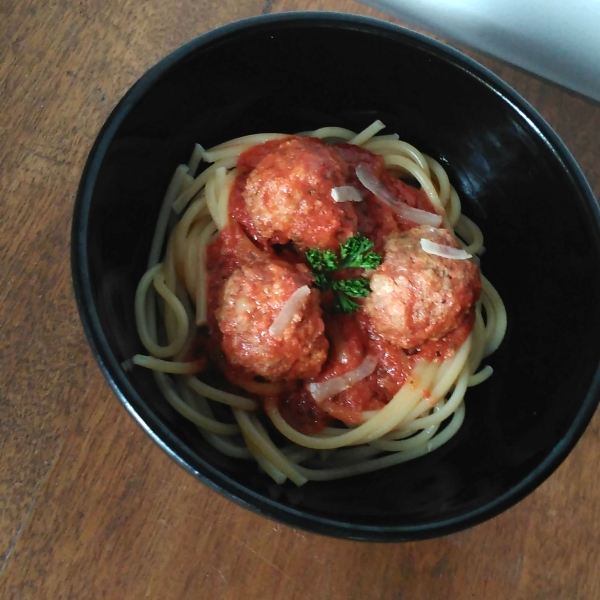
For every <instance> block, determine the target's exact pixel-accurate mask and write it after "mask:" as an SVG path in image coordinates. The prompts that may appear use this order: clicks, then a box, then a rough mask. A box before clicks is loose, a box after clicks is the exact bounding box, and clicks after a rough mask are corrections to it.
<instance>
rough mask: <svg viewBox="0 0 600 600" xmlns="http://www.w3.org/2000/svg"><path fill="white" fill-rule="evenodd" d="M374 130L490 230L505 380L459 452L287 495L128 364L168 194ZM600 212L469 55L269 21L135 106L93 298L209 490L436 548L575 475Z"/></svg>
mask: <svg viewBox="0 0 600 600" xmlns="http://www.w3.org/2000/svg"><path fill="white" fill-rule="evenodd" d="M496 85H499V86H500V87H496ZM376 118H379V119H381V120H382V121H383V122H384V123H385V124H386V125H387V127H388V130H387V131H389V132H397V133H398V134H399V135H400V137H401V138H402V139H404V140H405V141H408V142H409V143H411V144H413V145H415V146H416V147H417V148H419V149H420V150H422V151H424V152H426V153H428V154H430V155H431V156H433V157H434V158H436V159H437V160H438V161H440V162H441V163H442V165H443V166H444V167H445V168H446V169H447V171H448V173H449V176H450V180H451V182H452V183H453V185H454V186H455V187H456V189H457V190H458V192H459V194H460V196H461V199H462V203H463V212H465V213H466V214H467V215H468V216H470V217H471V218H472V219H474V220H475V221H476V222H477V223H478V224H479V225H480V227H481V228H482V230H483V233H484V236H485V246H486V249H487V250H486V253H485V255H484V257H483V259H482V269H483V273H484V275H485V276H486V277H487V278H488V279H490V281H492V283H493V284H494V285H495V286H496V287H497V289H498V291H499V292H500V294H501V296H502V297H503V299H504V301H505V303H506V307H507V310H508V319H509V328H508V332H507V335H506V339H505V341H504V343H503V345H502V346H501V348H500V350H499V351H498V352H497V353H496V354H495V355H494V356H493V357H491V358H490V359H489V364H491V365H492V366H493V368H494V370H495V373H494V375H493V377H492V378H491V379H490V380H488V381H487V382H486V383H484V384H482V385H480V386H478V387H476V388H473V389H471V390H469V391H468V394H467V399H466V415H467V416H466V420H465V423H464V425H463V427H462V429H461V431H460V432H459V434H458V435H457V436H456V437H455V438H454V439H453V440H452V441H451V442H450V443H449V444H448V445H446V446H444V447H442V448H441V449H440V450H438V451H436V452H434V453H433V454H431V455H429V456H427V457H424V458H421V459H418V460H417V461H414V462H413V463H408V464H405V465H401V466H398V467H395V468H392V469H388V470H385V471H380V472H377V473H373V474H369V475H364V476H361V477H355V478H352V479H348V480H342V481H336V482H331V483H308V484H307V485H305V486H303V487H301V488H296V487H295V486H294V485H292V484H290V485H284V486H277V485H275V484H274V483H272V482H271V481H270V479H269V478H268V477H266V476H263V475H262V474H261V473H259V471H258V470H257V469H256V468H255V467H254V466H253V465H250V464H248V463H246V462H242V461H236V460H233V459H229V458H227V457H224V456H222V455H220V454H218V453H216V452H215V451H214V450H213V449H212V448H211V447H209V446H207V445H206V444H205V443H204V442H203V440H202V438H201V437H200V436H199V435H198V433H197V430H195V428H194V426H193V425H192V424H191V423H189V422H187V421H186V420H185V419H183V418H182V417H180V416H179V415H178V414H177V413H176V412H175V411H173V410H172V409H171V408H170V407H169V406H168V405H167V404H166V402H165V401H164V400H163V399H162V397H161V395H160V393H159V392H158V390H157V388H156V386H155V384H154V380H153V378H152V377H151V376H149V374H148V373H147V372H146V371H145V370H143V369H135V370H134V371H133V372H132V373H130V374H125V373H124V372H123V371H122V370H121V368H120V367H119V364H120V362H121V361H123V360H125V359H127V358H130V357H131V356H132V355H133V354H134V353H136V352H143V349H142V347H141V344H140V342H139V340H138V338H137V334H136V330H135V325H134V322H135V321H134V314H133V304H134V300H133V298H134V293H135V287H136V284H137V282H138V280H139V278H140V277H141V275H142V274H143V272H144V270H145V266H146V260H147V254H148V250H149V244H150V240H151V236H152V232H153V227H154V223H155V221H156V218H157V213H158V208H159V205H160V202H161V199H162V196H163V194H164V192H165V188H166V185H167V183H168V181H169V178H170V176H171V174H172V172H173V170H174V168H175V167H176V165H177V164H179V163H181V162H187V160H188V158H189V155H190V153H191V150H192V147H193V144H194V142H199V143H201V144H202V145H203V146H204V147H210V146H211V145H213V144H216V143H219V142H222V141H225V140H227V139H230V138H233V137H236V136H240V135H244V134H250V133H256V132H265V131H280V132H289V133H293V132H299V131H305V130H308V129H315V128H318V127H322V126H325V125H339V126H344V127H349V128H352V129H355V130H358V129H361V128H363V127H365V126H366V125H368V124H370V123H371V122H372V121H373V120H374V119H376ZM593 202H594V199H593V197H592V196H591V193H590V191H589V188H587V187H586V185H585V182H584V181H583V178H582V177H581V175H580V173H579V172H578V170H577V168H576V167H575V166H574V164H573V163H572V162H571V159H570V157H569V155H568V153H566V151H565V150H564V148H563V147H562V145H561V144H560V142H558V141H557V140H556V138H555V137H554V136H553V134H552V132H551V131H550V130H549V129H548V128H547V127H546V125H545V124H544V123H543V122H542V121H541V119H540V118H539V117H538V116H537V115H536V114H535V112H534V111H532V110H531V109H530V108H529V107H528V106H527V105H526V104H525V103H524V102H522V101H521V100H520V99H519V98H518V97H517V96H516V95H514V93H512V92H511V91H510V90H508V89H507V88H505V87H503V86H501V84H499V83H498V82H497V80H496V79H495V78H493V77H492V76H491V75H489V74H487V73H486V72H485V71H483V70H481V69H480V68H479V67H477V66H475V65H474V63H472V62H471V61H468V60H467V59H464V57H460V56H459V55H458V54H457V53H454V52H451V51H449V50H448V49H445V48H443V47H441V46H440V45H438V44H436V43H433V42H431V41H428V40H426V39H425V38H423V37H421V36H417V35H414V34H410V33H408V32H405V31H403V30H400V29H399V28H395V27H392V26H387V25H383V24H380V23H375V22H373V21H370V20H365V19H356V18H341V17H335V16H331V15H324V14H321V15H318V16H316V15H304V16H300V15H297V16H295V17H290V16H288V17H287V18H271V19H259V20H255V21H252V22H250V23H245V24H243V25H239V24H238V25H236V26H229V27H227V28H225V29H224V30H221V31H218V32H216V33H214V32H213V33H211V34H209V35H208V36H204V37H203V38H201V39H199V40H196V41H194V42H192V43H190V44H189V45H188V46H187V47H184V48H183V49H181V50H180V51H178V52H177V53H176V54H175V55H171V56H170V57H168V58H167V59H165V61H163V62H162V63H161V64H160V65H159V66H158V67H156V68H155V69H153V70H152V71H150V73H148V74H147V75H146V76H145V77H144V78H143V79H142V80H141V81H140V82H139V83H138V84H137V85H136V86H135V87H134V88H133V90H132V91H131V92H130V93H129V94H128V96H126V98H125V99H124V100H123V101H122V102H121V104H120V105H119V106H118V107H117V109H116V110H115V112H114V113H113V115H112V116H111V118H110V119H109V122H108V123H107V125H106V126H105V128H104V130H103V132H102V133H101V135H100V138H99V141H98V142H97V144H96V146H95V148H94V150H93V151H92V155H91V157H90V161H89V163H88V168H87V171H86V174H85V175H84V179H83V181H82V185H81V188H80V194H79V198H78V204H79V207H78V210H79V213H78V216H77V218H76V221H75V224H74V234H75V235H74V251H75V253H76V254H77V253H80V254H79V257H75V259H74V265H75V286H76V291H77V292H78V295H79V300H80V305H81V311H82V317H83V320H84V323H85V325H86V329H87V332H88V335H89V337H90V340H91V341H92V345H93V346H94V349H95V351H96V354H97V356H98V358H99V360H100V362H101V364H102V365H103V367H104V370H105V373H106V375H107V376H108V378H109V380H111V382H112V384H113V386H114V387H115V389H116V391H117V392H118V394H119V395H120V397H121V399H122V400H123V401H124V402H125V404H126V406H127V407H128V409H129V410H130V411H131V412H132V413H134V414H135V415H136V416H137V418H138V420H140V421H142V422H143V423H144V426H145V427H146V428H147V430H148V431H149V432H150V433H151V434H152V436H153V437H154V438H155V439H156V440H157V441H158V442H159V443H161V445H163V447H164V448H165V449H166V450H167V451H168V452H169V453H171V454H172V455H175V456H176V457H177V458H178V460H180V461H182V462H183V463H184V464H185V466H187V468H189V469H190V470H191V471H192V472H194V473H195V474H196V475H198V476H199V477H200V478H202V479H204V480H205V481H207V482H209V483H210V485H212V486H213V487H215V488H217V489H219V490H220V491H222V492H224V493H226V494H228V495H230V496H231V497H233V498H234V499H236V500H237V501H239V502H241V503H244V504H246V505H250V506H252V508H254V509H255V510H258V511H259V512H262V513H264V514H266V515H269V516H271V517H275V518H278V519H280V520H283V521H285V522H288V523H291V524H293V525H296V526H301V527H306V528H309V529H312V530H313V531H320V532H323V533H329V534H334V535H342V536H346V537H353V538H361V539H409V538H418V537H428V536H431V535H436V534H439V533H446V532H448V531H452V530H454V529H459V528H461V527H464V526H466V525H468V524H473V523H475V522H477V521H480V520H483V519H484V518H487V517H489V516H491V515H493V514H495V513H497V512H499V511H500V510H502V509H503V508H505V507H506V506H508V505H510V504H512V503H514V502H515V501H517V500H518V499H519V498H520V497H522V496H523V495H524V494H525V493H527V491H529V490H530V489H532V488H533V487H534V486H535V485H536V484H538V483H539V482H540V481H541V480H543V478H544V477H545V476H547V475H548V474H549V473H550V472H551V471H552V470H553V468H554V467H556V466H557V464H558V463H559V462H560V460H561V459H562V458H564V456H565V455H566V453H567V452H568V450H569V449H570V448H571V446H572V445H573V444H574V443H575V441H576V440H577V438H578V437H579V435H580V434H581V432H582V431H583V428H584V427H585V425H586V424H587V422H588V420H589V418H590V417H591V414H592V412H593V410H594V408H595V404H596V399H595V398H594V397H593V395H591V394H589V393H588V392H589V390H590V386H592V385H593V383H594V381H595V384H594V385H596V388H597V385H598V374H597V370H598V364H599V352H600V344H598V342H597V340H598V339H600V320H599V318H598V309H597V307H598V306H599V305H600V289H599V277H600V250H599V247H598V240H599V238H600V233H599V231H600V228H599V225H598V213H597V211H596V212H595V211H594V207H593ZM594 377H595V378H596V379H595V380H594Z"/></svg>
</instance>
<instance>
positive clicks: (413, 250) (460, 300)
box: [364, 226, 481, 349]
mask: <svg viewBox="0 0 600 600" xmlns="http://www.w3.org/2000/svg"><path fill="white" fill-rule="evenodd" d="M422 238H426V239H428V240H431V241H432V242H435V243H437V244H443V245H445V246H452V247H454V248H458V244H457V243H456V241H455V239H454V238H453V237H452V234H451V233H450V232H449V231H447V230H445V229H437V228H434V227H428V226H420V227H415V228H413V229H410V230H408V231H405V232H402V233H393V234H391V235H390V236H389V237H388V239H387V240H386V242H385V247H384V260H383V263H382V264H381V265H380V266H379V267H378V268H377V270H376V271H375V273H374V274H373V276H372V278H371V290H372V292H371V294H369V296H368V297H367V299H366V301H365V304H364V310H365V312H366V313H367V315H368V316H369V318H370V320H371V323H372V326H373V329H374V330H375V332H376V333H378V334H379V335H381V336H382V337H384V338H385V339H386V340H388V341H390V342H392V343H393V344H395V345H397V346H400V347H401V348H406V349H414V348H418V347H419V346H420V345H422V344H423V343H424V342H426V341H428V340H438V339H440V338H442V337H444V336H445V335H446V334H448V333H449V332H450V331H452V330H453V329H455V328H456V327H457V326H458V325H460V324H461V322H462V320H463V319H464V317H465V316H466V315H467V313H468V312H469V310H470V308H471V306H472V305H473V304H474V302H475V301H476V300H477V298H478V297H479V293H480V291H481V281H480V277H479V269H478V267H477V266H476V265H475V264H473V263H472V262H471V261H469V260H455V259H448V258H442V257H440V256H437V255H433V254H429V253H427V252H425V251H424V250H423V249H422V248H421V243H420V240H421V239H422Z"/></svg>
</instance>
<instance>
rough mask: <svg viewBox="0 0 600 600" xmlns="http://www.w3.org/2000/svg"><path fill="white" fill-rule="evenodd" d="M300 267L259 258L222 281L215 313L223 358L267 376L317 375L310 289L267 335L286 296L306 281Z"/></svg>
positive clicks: (321, 347) (318, 329)
mask: <svg viewBox="0 0 600 600" xmlns="http://www.w3.org/2000/svg"><path fill="white" fill-rule="evenodd" d="M302 269H305V267H302V266H299V267H297V268H295V267H293V266H291V265H289V264H287V263H284V262H282V261H279V260H275V259H260V260H256V261H254V262H251V263H248V264H246V265H244V266H242V267H240V268H238V269H236V270H235V271H234V272H233V273H232V274H231V276H230V277H229V278H228V280H227V281H226V283H225V285H224V286H223V289H222V291H221V295H220V298H219V307H218V308H217V310H216V313H215V316H216V318H217V322H218V325H219V329H220V330H221V333H222V335H223V339H222V348H223V352H224V354H225V356H226V357H227V359H228V360H229V362H230V363H231V364H232V365H234V366H237V367H241V368H242V369H245V370H246V371H247V372H248V373H250V374H251V375H259V376H261V377H264V378H266V379H268V380H275V379H288V380H291V379H304V378H308V377H314V376H316V375H317V374H318V372H319V371H320V369H321V366H322V365H323V363H324V362H325V359H326V358H327V350H328V347H329V344H328V342H327V339H326V338H325V335H324V329H325V327H324V325H323V319H322V318H321V308H320V305H319V292H318V290H315V289H312V290H311V292H310V294H309V295H308V296H306V297H304V298H303V299H302V303H301V305H300V308H299V310H298V311H296V313H295V315H294V316H293V318H292V320H291V322H289V323H288V324H287V326H286V327H285V329H284V330H283V333H282V334H281V335H280V336H278V337H277V338H275V337H273V336H272V335H271V334H270V333H269V328H270V327H271V325H272V323H273V321H274V319H275V318H276V317H277V315H279V314H280V312H281V309H282V307H283V306H284V305H285V304H286V302H287V301H288V300H289V298H290V297H291V296H292V294H293V293H294V292H295V291H296V290H298V289H299V288H301V287H302V286H306V285H309V284H310V282H311V278H310V275H309V274H308V272H307V271H306V270H302Z"/></svg>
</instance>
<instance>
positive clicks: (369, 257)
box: [306, 233, 382, 313]
mask: <svg viewBox="0 0 600 600" xmlns="http://www.w3.org/2000/svg"><path fill="white" fill-rule="evenodd" d="M373 245H374V244H373V242H372V241H371V240H369V239H368V238H366V237H364V236H362V235H361V234H360V233H357V234H356V235H355V236H353V237H351V238H350V239H348V241H347V242H346V243H344V244H342V245H341V246H340V253H339V257H338V255H337V254H336V253H335V252H332V251H331V250H318V249H316V248H312V249H310V250H308V251H307V252H306V259H307V260H308V263H309V264H310V266H311V269H312V271H313V275H314V278H315V281H314V284H315V287H316V288H318V289H320V290H323V291H326V290H332V291H333V293H334V296H335V309H336V311H338V312H342V313H350V312H353V311H355V310H358V309H359V308H360V305H359V304H358V303H357V302H354V300H351V298H366V297H367V296H368V295H369V294H370V293H371V288H370V286H369V280H368V279H365V278H364V277H357V278H354V279H335V278H334V277H333V274H334V273H336V272H338V271H342V270H343V269H353V268H358V269H375V268H377V267H378V266H379V265H380V264H381V261H382V258H381V256H380V255H379V254H377V252H373V251H372V250H371V248H372V247H373Z"/></svg>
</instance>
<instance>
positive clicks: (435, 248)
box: [421, 238, 471, 260]
mask: <svg viewBox="0 0 600 600" xmlns="http://www.w3.org/2000/svg"><path fill="white" fill-rule="evenodd" d="M421 248H423V250H425V252H427V253H428V254H435V256H441V257H442V258H453V259H455V260H465V259H467V258H471V254H469V253H468V252H465V250H462V249H461V248H453V247H452V246H445V245H444V244H436V243H435V242H432V241H431V240H428V239H425V238H421Z"/></svg>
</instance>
